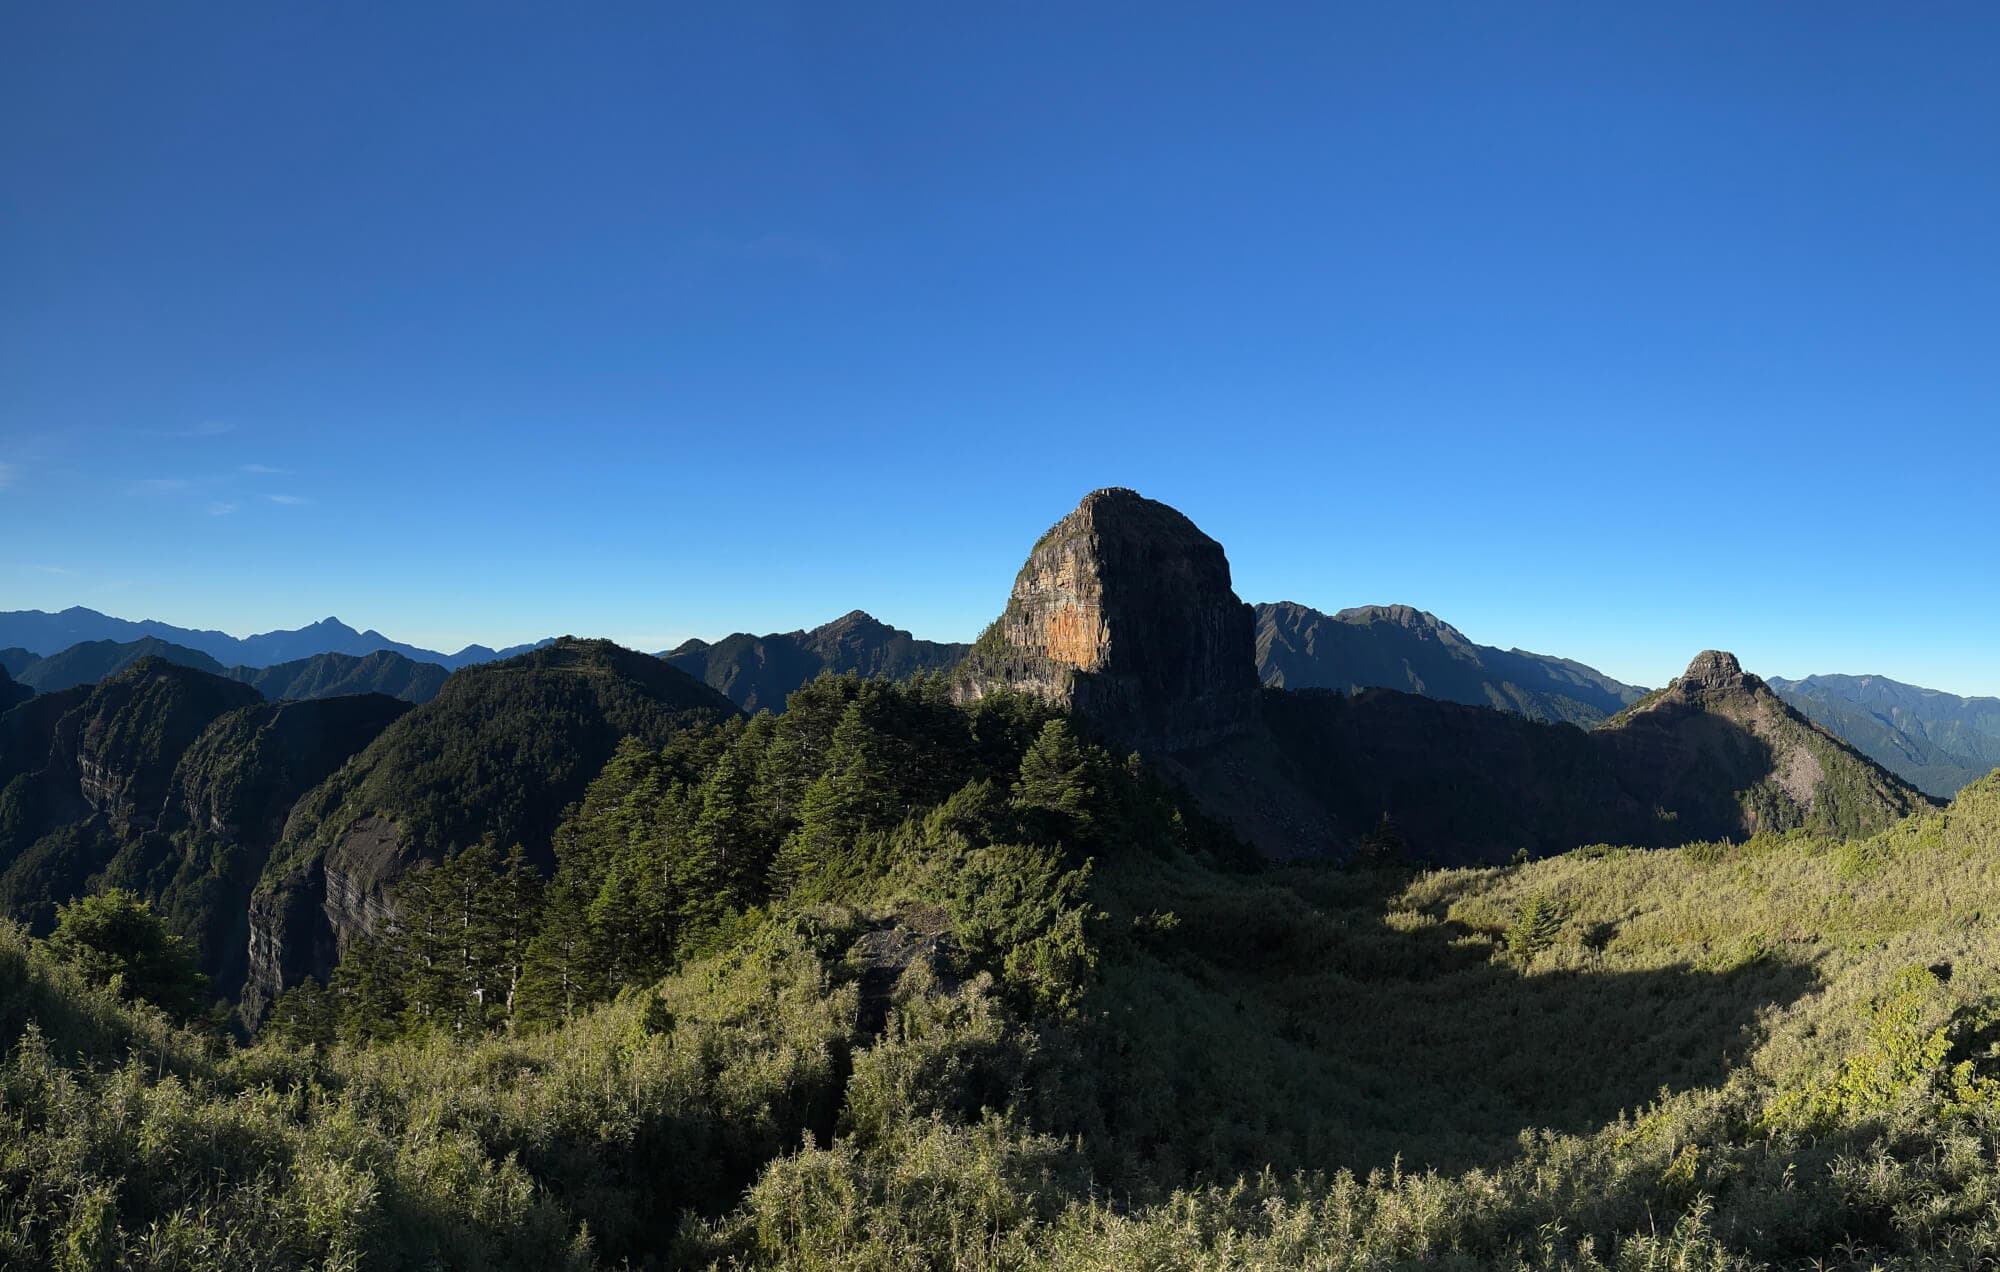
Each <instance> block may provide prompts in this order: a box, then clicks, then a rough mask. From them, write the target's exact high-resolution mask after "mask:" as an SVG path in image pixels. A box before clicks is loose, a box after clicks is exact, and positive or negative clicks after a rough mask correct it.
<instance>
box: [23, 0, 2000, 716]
mask: <svg viewBox="0 0 2000 1272" xmlns="http://www.w3.org/2000/svg"><path fill="white" fill-rule="evenodd" d="M1996 61H2000V9H1995V8H1993V7H1992V6H1989V5H1976V4H1964V5H1948V4H1947V5H1935V6H1923V7H1921V8H1919V9H1911V8H1908V7H1898V6H1884V5H1879V4H1838V3H1836V4H1815V5H1802V4H1790V5H1754V4H1734V3H1732V4H1674V5H1657V6H1639V5H1606V4H1599V3H1588V4H1585V3H1578V4H1526V5H1493V4H1485V3H1478V4H1463V5H1430V4H1412V5H1390V4H1384V5H1371V6H1365V7H1363V6H1338V5H1323V4H1311V5H1301V6H1298V7H1294V8H1286V7H1280V6H1267V7H1263V8H1261V9H1258V10H1256V11H1255V12H1254V14H1252V12H1251V11H1249V10H1245V9H1244V8H1242V7H1241V6H1224V5H1157V4H1146V5H1140V4H1129V5H1109V4H1104V5H1098V4H1088V5H1076V4H1061V5H1055V4H1051V5H1027V4H1022V5H1001V6H965V5H936V4H912V5H907V6H891V7H882V6H851V5H810V4H801V5H796V6H786V5H760V4H754V3H752V4H743V5H721V6H702V7H697V6H667V5H652V4H629V5H622V4H601V5H588V6H554V5H545V4H535V5H510V4H499V3H491V2H482V3H478V4H463V5H455V4H445V3H426V4H421V5H389V4H376V3H366V4H338V5H333V4H286V5H272V4H266V3H258V4H223V3H217V4H205V5H200V6H171V5H156V4H137V3H126V4H119V3H106V4H101V5H100V4H92V5H14V6H9V7H7V8H6V9H5V11H4V13H0V172H4V173H5V174H6V176H5V179H4V181H0V608H9V609H11V608H29V607H33V608H49V609H54V608H60V607H63V606H66V605H71V604H83V605H89V606H92V607H94V608H97V609H102V610H105V611H107V612H111V613H115V614H119V615H122V616H126V617H132V618H139V617H154V618H160V619H164V620H167V621H171V622H178V623H183V624H187V625H192V626H202V627H221V628H223V629H225V630H230V631H235V632H238V633H244V632H249V631H253V630H265V629H270V628H275V627H292V626H297V625H299V624H301V623H304V622H308V621H311V620H314V619H317V618H320V617H323V616H325V615H327V614H338V615H339V616H341V617H342V618H345V619H347V620H348V621H350V622H352V623H355V624H356V625H358V626H374V627H377V628H380V629H381V630H383V631H384V632H387V633H388V634H389V635H391V636H394V637H397V638H399V639H403V640H409V641H414V642H417V643H421V644H427V645H432V646H442V647H448V648H455V647H456V646H457V645H459V644H462V643H464V642H466V641H471V640H479V641H483V642H486V643H490V644H496V645H497V644H504V643H508V642H512V641H519V640H527V639H532V638H534V637H538V636H542V635H546V634H551V633H558V632H566V631H567V632H576V633H579V634H603V635H609V636H612V637H614V638H617V639H621V640H623V641H625V642H627V643H631V644H635V645H639V646H642V647H645V648H649V649H650V648H660V647H662V646H665V645H669V644H673V643H676V642H678V641H679V640H680V639H682V638H684V637H686V636H689V635H703V636H715V635H719V634H722V633H724V632H727V631H731V630H737V629H743V628H748V629H751V630H757V631H764V630H772V629H789V628H793V627H799V626H809V625H812V624H814V623H817V622H820V621H824V620H825V619H828V618H831V617H834V616H835V615H837V614H839V613H842V612H844V611H845V610H847V609H850V608H854V607H857V606H859V607H862V608H866V609H868V610H870V611H871V612H873V613H875V614H877V615H878V616H880V617H882V618H885V619H887V620H890V621H892V622H895V623H897V624H899V625H902V626H906V627H910V628H912V629H914V630H915V631H916V632H917V633H918V634H919V635H924V636H930V637H935V638H940V639H946V638H957V639H969V638H970V637H971V636H972V635H973V634H975V633H976V632H977V630H978V629H979V627H980V626H981V625H982V624H983V623H984V622H985V621H986V620H987V619H988V618H990V617H991V616H992V615H993V614H994V613H995V612H996V611H997V610H998V609H999V607H1000V605H1001V603H1002V602H1003V600H1004V597H1005V593H1006V589H1007V586H1008V584H1009V582H1010V581H1011V578H1012V575H1013V572H1014V570H1015V568H1016V567H1017V566H1018V565H1019V563H1020V559H1021V557H1022V556H1023V554H1024V553H1025V551H1026V549H1027V547H1028V545H1029V544H1030V543H1031V542H1032V541H1033V539H1034V537H1035V536H1036V535H1037V534H1038V533H1039V532H1040V531H1041V530H1042V529H1043V528H1044V527H1046V525H1047V524H1048V523H1050V522H1051V521H1053V520H1055V519H1056V518H1057V517H1059V516H1060V515H1062V514H1063V513H1064V512H1066V511H1067V510H1068V509H1069V508H1070V507H1072V506H1073V505H1074V504H1075V502H1076V500H1077V499H1078V497H1080V496H1081V495H1082V494H1083V493H1084V492H1085V491H1087V490H1090V489H1092V488H1093V487H1097V486H1102V485H1112V484H1117V485H1129V486H1134V487H1136V488H1138V489H1139V490H1141V491H1143V492H1145V493H1146V494H1149V495H1151V496H1153V497H1155V498H1159V499H1164V500H1166V501H1168V502H1170V503H1173V504H1175V505H1176V506H1178V507H1180V508H1181V509H1183V510H1184V511H1186V512H1187V513H1188V514H1189V515H1190V516H1192V517H1194V518H1195V520H1196V521H1197V522H1198V523H1200V524H1201V525H1202V526H1203V527H1204V528H1205V529H1207V530H1208V531H1209V532H1210V533H1211V534H1214V535H1215V536H1216V537H1217V538H1218V539H1220V540H1221V541H1222V542H1223V543H1224V544H1225V545H1226V547H1227V548H1228V550H1229V554H1230V559H1231V561H1232V563H1233V566H1234V569H1235V577H1236V583H1237V590H1238V591H1239V592H1240V593H1241V594H1242V595H1243V596H1244V597H1245V598H1246V599H1249V600H1276V599H1293V600H1299V601H1304V602H1307V603H1309V604H1313V605H1317V606H1319V607H1321V608H1325V609H1336V608H1339V607H1341V606H1345V605H1354V604H1364V603H1376V602H1391V601H1402V602H1408V603H1411V604H1415V605H1419V606H1422V607H1424V608H1427V609H1431V610H1433V611H1435V612H1437V613H1438V614H1440V615H1442V616H1443V617H1445V618H1447V619H1449V620H1450V621H1452V622H1453V623H1455V624H1457V625H1458V626H1459V627H1460V628H1462V629H1464V630H1465V631H1466V632H1467V633H1468V634H1469V635H1471V636H1472V637H1473V638H1474V639H1477V640H1482V641H1487V642H1490V643H1494V644H1499V645H1503V646H1504V645H1520V646H1523V647H1526V648H1531V649H1537V650H1543V651H1549V652H1556V653H1561V654H1565V655H1569V656H1572V657H1576V658H1580V659H1583V660H1585V661H1588V662H1591V663H1593V664H1595V665H1597V666H1599V667H1602V668H1603V669H1605V670H1606V671H1609V672H1611V673H1612V674H1614V675H1618V676H1621V677H1623V678H1625V679H1628V680H1633V681H1638V682H1642V683H1648V684H1656V683H1660V682H1662V681H1664V680H1665V679H1666V678H1668V677H1670V676H1672V675H1673V674H1675V673H1676V672H1677V671H1678V670H1679V669H1680V668H1681V667H1682V666H1683V665H1684V664H1685V663H1686V661H1687V659H1688V658H1689V656H1691V655H1692V654H1693V653H1694V652H1696V651H1697V650H1699V649H1701V648H1703V647H1706V646H1720V647H1724V648H1731V649H1734V650H1736V651H1737V652H1738V653H1739V654H1741V655H1742V656H1743V658H1744V660H1745V662H1746V664H1747V665H1749V666H1750V667H1751V668H1752V669H1753V670H1759V671H1762V672H1764V673H1766V674H1782V675H1794V676H1796V675H1803V674H1806V673H1808V672H1814V671H1848V672H1880V673H1885V674H1889V675H1894V676H1897V677H1899V678H1901V679H1905V680H1912V681H1916V682H1918V683H1924V684H1930V685H1934V686H1936V687H1940V688H1945V689H1950V690H1954V691H1958V692H1964V693H2000V656H1996V650H2000V640H1997V639H1996V635H1995V633H1996V631H2000V555H1996V552H1995V543H1996V533H1995V532H1996V529H2000V499H1996V498H1995V493H1996V486H1997V485H2000V356H1996V355H2000V126H1996V125H2000V77H1996V76H1994V75H1993V74H1992V67H1993V66H1994V65H1995V64H1996Z"/></svg>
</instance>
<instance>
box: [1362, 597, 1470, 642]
mask: <svg viewBox="0 0 2000 1272" xmlns="http://www.w3.org/2000/svg"><path fill="white" fill-rule="evenodd" d="M1334 617H1335V618H1336V619H1338V620H1339V621H1341V622H1343V623H1355V624H1362V625H1365V624H1368V623H1387V624H1390V625H1391V626H1395V627H1401V628H1404V629H1406V630H1408V631H1412V632H1415V633H1416V634H1417V635H1418V636H1420V637H1425V638H1430V639H1436V640H1444V641H1454V642H1456V643H1458V644H1461V645H1470V644H1471V643H1472V642H1471V641H1470V640H1467V639H1466V636H1465V633H1464V632H1461V631H1460V630H1458V629H1457V628H1456V627H1453V626H1452V625H1451V624H1450V623H1447V622H1445V621H1444V620H1443V619H1441V618H1439V617H1438V616H1437V615H1435V614H1433V613H1431V612H1430V611H1429V610H1420V609H1418V608H1417V607H1416V606H1414V605H1357V606H1355V607H1353V608H1351V609H1344V610H1342V611H1340V613H1338V614H1335V615H1334Z"/></svg>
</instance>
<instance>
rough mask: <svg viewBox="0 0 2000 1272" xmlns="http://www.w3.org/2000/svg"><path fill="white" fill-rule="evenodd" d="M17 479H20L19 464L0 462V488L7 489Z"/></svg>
mask: <svg viewBox="0 0 2000 1272" xmlns="http://www.w3.org/2000/svg"><path fill="white" fill-rule="evenodd" d="M19 480H21V466H20V465H19V464H0V490H5V489H7V487H9V486H11V485H13V484H14V483H15V482H17V481H19Z"/></svg>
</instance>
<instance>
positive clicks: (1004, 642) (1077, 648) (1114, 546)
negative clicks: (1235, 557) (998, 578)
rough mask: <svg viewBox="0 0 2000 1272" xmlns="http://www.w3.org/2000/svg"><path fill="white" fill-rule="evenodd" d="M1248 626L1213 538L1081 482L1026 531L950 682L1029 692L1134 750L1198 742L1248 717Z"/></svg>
mask: <svg viewBox="0 0 2000 1272" xmlns="http://www.w3.org/2000/svg"><path fill="white" fill-rule="evenodd" d="M1253 628H1254V618H1253V616H1252V613H1251V610H1250V607H1249V606H1247V605H1245V604H1244V603H1243V602H1242V601H1241V600H1240V599H1238V598H1237V596H1236V593H1235V591H1234V590H1233V589H1232V587H1231V584H1230V578H1229V559H1228V557H1227V556H1225V555H1224V553H1223V550H1222V545H1221V544H1219V543H1217V542H1216V541H1215V540H1214V539H1211V538H1209V537H1208V536H1207V535H1206V534H1203V533H1202V532H1201V530H1200V529H1199V528H1198V527H1196V525H1195V524H1194V523H1193V522H1192V521H1190V520H1188V519H1187V518H1186V517H1185V516H1183V515H1181V514H1180V513H1179V512H1177V511H1175V510H1174V509H1172V508H1169V507H1168V506H1167V505H1165V504H1162V503H1157V502H1155V501H1153V500H1151V499H1147V498H1144V497H1143V496H1141V495H1139V494H1137V493H1135V492H1133V491H1130V490H1124V489H1109V490H1098V491H1093V492H1092V493H1091V494H1089V495H1086V496H1085V497H1084V499H1083V502H1082V503H1080V504H1078V505H1077V508H1076V511H1074V512H1072V513H1070V514H1069V515H1068V516H1066V517H1064V518H1063V519H1062V520H1060V521H1058V522H1056V524H1055V525H1054V526H1052V527H1050V529H1049V530H1048V532H1047V533H1045V534H1044V535H1042V537H1041V538H1040V539H1039V540H1037V541H1036V543H1035V546H1034V549H1033V551H1031V552H1030V553H1029V554H1028V560H1027V563H1026V564H1025V565H1023V566H1022V567H1021V571H1020V573H1019V574H1018V575H1016V576H1015V579H1014V588H1013V593H1012V595H1011V596H1010V597H1009V599H1008V602H1007V608H1006V611H1005V612H1004V613H1003V614H1002V615H1001V616H1000V618H999V620H998V621H997V622H995V623H994V624H993V626H992V627H990V628H989V629H988V630H987V632H986V633H985V635H983V636H981V637H980V639H979V641H978V643H977V644H975V645H974V646H973V648H972V651H971V653H969V654H968V655H967V656H966V660H965V662H964V663H963V664H961V666H960V670H959V673H958V678H957V682H956V692H957V696H958V697H959V699H960V700H961V701H973V700H976V699H978V698H980V697H981V696H983V695H985V694H987V693H989V692H992V691H993V690H995V689H998V688H1009V689H1015V690H1019V691H1022V692H1025V693H1030V694H1033V695H1035V696H1036V697H1039V698H1041V699H1043V700H1044V701H1047V702H1050V703H1054V704H1056V705H1059V706H1062V707H1066V708H1069V709H1072V710H1074V711H1076V712H1077V713H1078V714H1079V715H1081V716H1084V717H1086V718H1088V719H1089V720H1090V721H1091V722H1093V723H1094V724H1095V725H1096V726H1097V727H1098V728H1099V729H1100V730H1102V731H1103V732H1104V734H1105V735H1106V736H1107V737H1109V738H1111V739H1113V740H1114V741H1116V742H1118V743H1119V744H1121V745H1125V746H1131V747H1134V748H1137V749H1140V750H1145V751H1151V752H1175V751H1182V750H1188V749H1192V748H1197V747H1202V746H1208V745H1212V744H1214V743H1216V742H1218V741H1220V740H1222V739H1224V738H1227V737H1229V736H1232V735H1234V734H1238V733H1240V732H1242V731H1243V730H1245V729H1246V728H1248V727H1249V726H1250V724H1251V721H1252V720H1253V718H1254V716H1255V709H1256V692H1257V664H1256V647H1255V636H1254V630H1253Z"/></svg>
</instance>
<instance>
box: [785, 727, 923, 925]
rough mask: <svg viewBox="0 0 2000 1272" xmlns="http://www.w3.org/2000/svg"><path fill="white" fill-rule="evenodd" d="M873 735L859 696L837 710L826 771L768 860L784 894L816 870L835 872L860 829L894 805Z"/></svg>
mask: <svg viewBox="0 0 2000 1272" xmlns="http://www.w3.org/2000/svg"><path fill="white" fill-rule="evenodd" d="M878 743H879V739H878V738H877V736H876V734H875V732H874V731H873V730H872V729H870V728H869V725H868V721H867V719H866V717H865V715H864V713H863V709H862V706H861V704H860V703H859V702H853V703H849V704H848V707H847V709H846V710H845V711H843V712H842V713H841V717H840V724H839V725H838V726H837V727H836V728H835V729H834V731H833V740H832V743H831V745H829V747H828V748H827V765H826V771H825V772H823V773H821V774H820V776H819V778H818V779H817V780H816V781H814V782H813V784H812V786H811V787H809V788H808V789H807V790H806V793H805V798H804V799H802V800H800V802H799V826H798V829H797V830H795V831H793V832H792V835H791V837H790V838H789V839H787V840H786V842H785V846H784V848H783V849H782V850H781V851H780V852H779V853H778V857H777V860H775V861H774V862H773V863H772V867H771V875H772V891H773V893H774V894H777V895H789V894H792V893H794V892H796V891H798V889H799V888H800V886H801V885H802V884H804V883H805V882H806V881H808V880H810V879H812V878H814V877H815V876H818V875H823V874H828V873H838V868H839V867H840V866H841V865H842V864H843V859H844V858H845V857H846V856H847V854H848V853H850V852H851V851H852V850H853V848H854V846H855V843H856V841H857V840H858V839H859V838H860V837H861V835H862V833H863V832H864V831H866V830H869V829H871V828H873V827H877V826H880V825H881V824H883V823H884V822H885V821H886V820H887V819H888V817H889V815H890V813H891V810H893V808H894V807H895V804H894V803H893V801H892V799H891V798H890V795H889V792H888V790H887V789H886V788H887V786H888V774H887V773H886V772H885V766H884V763H883V759H882V754H881V748H880V746H879V745H878Z"/></svg>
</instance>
